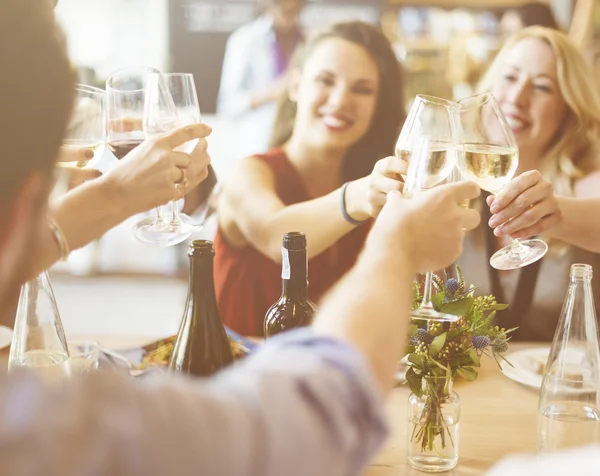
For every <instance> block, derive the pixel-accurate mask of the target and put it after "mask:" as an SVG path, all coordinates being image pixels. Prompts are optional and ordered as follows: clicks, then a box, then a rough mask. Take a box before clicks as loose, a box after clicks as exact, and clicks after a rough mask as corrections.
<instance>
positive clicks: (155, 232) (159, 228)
mask: <svg viewBox="0 0 600 476" xmlns="http://www.w3.org/2000/svg"><path fill="white" fill-rule="evenodd" d="M200 229H202V227H198V226H191V225H187V224H185V223H183V222H182V223H179V224H178V225H177V226H172V225H171V224H169V223H164V224H162V225H161V224H157V223H155V221H154V219H153V218H150V217H148V218H145V219H144V220H142V221H140V222H138V223H137V224H135V225H134V226H133V236H134V238H135V240H136V241H138V242H140V243H143V244H144V245H147V246H156V247H167V246H173V245H177V244H179V243H182V242H183V241H185V240H187V239H188V238H189V237H190V236H192V234H193V233H195V232H197V231H199V230H200Z"/></svg>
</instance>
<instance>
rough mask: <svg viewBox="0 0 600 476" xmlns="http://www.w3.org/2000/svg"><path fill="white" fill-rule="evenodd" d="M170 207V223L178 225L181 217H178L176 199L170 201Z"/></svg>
mask: <svg viewBox="0 0 600 476" xmlns="http://www.w3.org/2000/svg"><path fill="white" fill-rule="evenodd" d="M171 207H172V215H171V225H172V226H179V224H180V223H181V219H180V218H179V206H178V205H177V201H176V200H173V201H172V202H171Z"/></svg>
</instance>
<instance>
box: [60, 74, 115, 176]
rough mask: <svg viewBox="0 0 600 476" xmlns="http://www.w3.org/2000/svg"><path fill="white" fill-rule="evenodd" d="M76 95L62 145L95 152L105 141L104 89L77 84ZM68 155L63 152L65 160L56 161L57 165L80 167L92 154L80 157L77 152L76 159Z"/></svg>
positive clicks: (86, 162) (91, 157)
mask: <svg viewBox="0 0 600 476" xmlns="http://www.w3.org/2000/svg"><path fill="white" fill-rule="evenodd" d="M75 90H76V93H77V96H76V99H75V106H74V108H73V112H72V114H71V119H70V121H69V125H68V127H67V131H66V134H65V140H64V142H63V146H64V147H65V148H67V149H76V150H80V149H90V150H91V151H93V152H94V154H95V152H96V149H98V148H99V147H100V146H103V145H104V143H105V141H106V127H105V121H104V90H103V89H99V88H94V87H93V86H87V85H85V84H78V85H77V87H76V88H75ZM69 155H70V154H65V160H66V161H60V158H59V162H58V163H57V165H58V166H59V167H66V168H82V167H85V166H86V165H87V164H88V163H89V162H90V161H91V160H92V159H93V158H94V156H91V155H90V157H81V156H80V155H81V154H77V160H75V161H69V160H68V159H69Z"/></svg>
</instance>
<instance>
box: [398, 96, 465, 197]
mask: <svg viewBox="0 0 600 476" xmlns="http://www.w3.org/2000/svg"><path fill="white" fill-rule="evenodd" d="M458 109H459V106H458V105H457V104H456V103H454V102H452V101H447V100H446V99H441V98H437V97H434V96H425V95H422V94H417V96H416V97H415V99H414V101H413V103H412V105H411V107H410V111H409V112H408V117H407V119H406V121H405V122H404V126H402V130H401V131H400V136H399V137H398V141H397V143H396V156H397V157H398V158H400V159H403V160H406V161H407V162H409V163H410V161H411V156H412V151H413V149H414V147H415V144H416V142H417V141H419V140H421V138H423V137H424V136H427V137H428V149H429V150H430V152H431V153H432V158H431V160H430V161H429V167H430V168H431V170H430V173H429V174H428V175H427V177H428V180H430V183H429V184H428V187H427V188H430V187H432V186H433V185H436V184H438V183H440V182H442V181H443V180H445V179H446V178H447V177H448V175H449V174H450V172H451V171H452V169H453V167H454V166H455V160H454V151H453V140H454V134H453V127H454V126H453V124H454V122H453V121H452V120H451V119H450V113H451V112H452V111H455V112H456V111H458ZM450 156H452V157H450Z"/></svg>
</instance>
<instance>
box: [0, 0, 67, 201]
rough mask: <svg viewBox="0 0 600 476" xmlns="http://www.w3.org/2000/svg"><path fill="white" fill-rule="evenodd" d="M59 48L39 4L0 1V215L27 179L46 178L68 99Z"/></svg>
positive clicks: (50, 19) (32, 0)
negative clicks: (37, 175)
mask: <svg viewBox="0 0 600 476" xmlns="http://www.w3.org/2000/svg"><path fill="white" fill-rule="evenodd" d="M64 43H65V42H64V38H63V37H62V35H61V33H60V32H59V31H58V30H57V27H56V24H55V22H54V18H53V15H52V10H48V9H45V8H41V7H40V1H39V0H2V6H0V70H1V71H2V74H0V164H1V169H0V170H1V172H0V212H2V211H3V210H4V209H6V208H7V207H9V206H10V204H11V203H12V202H13V200H14V199H15V196H16V194H17V193H18V191H19V189H20V187H21V186H22V184H23V182H24V181H25V180H26V179H27V178H28V177H29V176H31V175H32V174H33V173H35V172H41V173H42V174H44V175H46V177H47V178H48V180H50V178H51V177H52V171H53V170H54V165H55V161H56V156H57V153H58V149H59V147H60V144H61V142H62V140H63V135H64V132H65V129H66V126H67V122H68V119H69V115H70V113H71V109H72V105H73V98H74V79H75V75H74V72H73V70H72V68H71V66H70V64H69V60H68V58H67V55H66V52H65V48H64Z"/></svg>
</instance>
